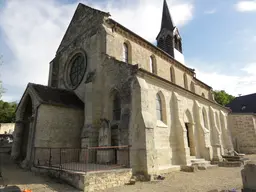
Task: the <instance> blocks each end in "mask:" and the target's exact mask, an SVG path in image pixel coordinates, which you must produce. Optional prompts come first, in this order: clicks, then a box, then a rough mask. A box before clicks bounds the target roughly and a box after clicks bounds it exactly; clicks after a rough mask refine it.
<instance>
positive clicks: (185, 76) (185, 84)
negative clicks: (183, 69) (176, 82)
mask: <svg viewBox="0 0 256 192" xmlns="http://www.w3.org/2000/svg"><path fill="white" fill-rule="evenodd" d="M183 80H184V88H185V89H188V79H187V75H186V73H184V75H183Z"/></svg>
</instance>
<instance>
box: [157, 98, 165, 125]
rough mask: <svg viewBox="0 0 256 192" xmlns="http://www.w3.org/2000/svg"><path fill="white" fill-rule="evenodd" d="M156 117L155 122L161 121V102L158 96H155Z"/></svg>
mask: <svg viewBox="0 0 256 192" xmlns="http://www.w3.org/2000/svg"><path fill="white" fill-rule="evenodd" d="M156 116H157V120H160V121H163V109H162V101H161V97H160V95H159V94H156Z"/></svg>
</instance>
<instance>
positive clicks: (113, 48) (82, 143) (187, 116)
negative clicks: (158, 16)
mask: <svg viewBox="0 0 256 192" xmlns="http://www.w3.org/2000/svg"><path fill="white" fill-rule="evenodd" d="M156 40H157V45H154V44H152V43H150V42H148V41H147V40H145V39H143V37H140V36H139V35H137V34H135V33H134V32H132V31H131V30H129V29H127V28H126V27H125V26H123V25H121V24H120V23H118V22H116V21H115V20H113V19H112V18H111V16H110V14H109V13H106V12H103V11H100V10H96V9H94V8H91V7H88V6H86V5H84V4H79V5H78V7H77V9H76V11H75V13H74V16H73V18H72V20H71V22H70V24H69V26H68V29H67V31H66V33H65V35H64V37H63V39H62V41H61V43H60V45H59V47H58V49H57V51H56V55H55V58H54V59H53V60H52V61H51V62H50V70H49V81H48V86H43V85H38V84H33V83H29V84H28V85H27V88H26V90H25V92H24V94H23V96H22V98H21V100H20V103H19V105H18V108H17V111H16V125H15V138H14V144H13V148H12V157H13V158H14V159H17V160H19V161H20V162H22V164H23V165H24V166H32V162H33V158H34V156H35V153H34V148H38V147H42V148H43V147H45V148H58V147H66V148H84V147H90V146H124V145H129V146H131V147H130V152H129V153H130V158H129V163H130V166H131V168H132V171H133V173H137V172H140V173H141V172H142V173H145V174H154V173H159V172H167V171H168V170H169V169H171V168H172V167H173V166H180V165H190V164H191V160H192V159H204V160H207V161H219V160H221V154H224V153H225V150H227V149H232V148H233V147H232V142H231V138H230V132H229V129H228V121H227V116H228V109H227V108H224V107H222V106H220V105H218V104H217V103H216V102H215V100H214V96H213V91H212V88H211V87H210V86H209V85H207V84H205V83H204V82H202V81H200V80H199V79H197V78H196V74H195V70H193V69H191V68H189V67H188V65H187V64H185V59H184V56H183V49H182V43H183V42H182V38H181V36H180V33H179V30H178V28H177V27H176V26H175V25H174V23H173V21H172V18H171V15H170V12H169V9H168V6H167V3H166V1H165V0H164V4H163V11H162V23H161V28H160V31H159V34H156ZM102 138H103V140H104V141H102Z"/></svg>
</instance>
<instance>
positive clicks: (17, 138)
mask: <svg viewBox="0 0 256 192" xmlns="http://www.w3.org/2000/svg"><path fill="white" fill-rule="evenodd" d="M23 129H24V122H23V121H16V123H15V129H14V139H13V144H12V153H11V157H12V159H14V160H16V159H17V158H18V157H19V155H20V149H21V143H22V131H23Z"/></svg>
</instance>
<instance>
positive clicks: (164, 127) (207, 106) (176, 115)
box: [130, 74, 232, 173]
mask: <svg viewBox="0 0 256 192" xmlns="http://www.w3.org/2000/svg"><path fill="white" fill-rule="evenodd" d="M136 84H138V85H137V86H136V87H137V88H136V87H134V88H135V89H133V91H134V94H133V95H136V96H133V97H132V98H133V102H136V103H134V104H132V113H134V114H135V115H136V117H133V119H132V122H131V125H130V129H131V132H133V134H132V135H133V137H131V140H133V141H132V142H131V143H133V145H135V146H133V148H135V149H136V146H137V143H138V146H137V147H138V149H140V152H141V154H140V155H139V154H134V155H132V156H134V157H132V167H133V168H135V167H136V165H137V164H138V165H139V164H143V163H146V167H144V166H145V165H144V166H141V167H138V171H139V170H140V169H142V168H143V167H144V169H145V170H146V171H147V172H149V173H150V172H151V173H159V171H161V170H164V169H170V168H171V167H172V166H173V165H182V164H187V163H188V161H187V160H189V156H190V155H192V154H191V151H189V148H188V143H187V138H186V133H187V131H186V129H185V123H186V122H187V123H189V124H190V125H191V129H192V132H193V140H194V155H193V156H196V157H197V158H205V159H207V160H213V159H214V158H220V155H221V154H224V151H225V149H228V148H232V143H231V139H230V133H229V130H228V122H227V114H228V111H227V110H226V109H224V108H223V107H222V106H219V105H217V104H215V103H213V102H209V100H207V99H204V98H202V97H200V96H198V95H195V94H192V93H190V92H187V91H186V90H184V89H180V88H179V87H177V86H172V85H171V84H168V83H164V82H161V81H159V80H158V79H157V78H156V77H153V76H150V75H146V74H139V76H138V77H137V83H136ZM138 90H139V91H138ZM139 93H141V94H139ZM157 93H160V94H161V95H162V98H161V99H162V105H164V106H163V107H162V109H163V110H164V111H163V114H164V115H165V116H166V118H165V119H164V121H159V120H157V117H156V94H157ZM137 97H138V98H137ZM133 102H132V103H133ZM203 110H204V111H205V115H206V117H205V118H206V122H205V123H204V120H203V115H202V114H203ZM143 126H144V127H143ZM135 129H137V130H135ZM136 134H137V135H136ZM138 135H139V137H140V138H141V140H140V141H141V142H143V141H144V142H145V144H144V143H141V144H139V141H136V139H135V138H136V137H138ZM144 139H145V140H144ZM139 145H140V146H139ZM138 149H137V150H138ZM144 150H145V151H146V154H145V156H144V155H143V152H144ZM133 153H135V152H133ZM136 161H137V162H136Z"/></svg>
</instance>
